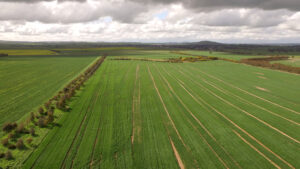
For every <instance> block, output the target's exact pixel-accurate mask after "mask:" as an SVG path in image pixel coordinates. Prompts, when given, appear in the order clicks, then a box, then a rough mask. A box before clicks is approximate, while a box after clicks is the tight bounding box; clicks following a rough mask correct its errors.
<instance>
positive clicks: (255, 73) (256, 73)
mask: <svg viewBox="0 0 300 169" xmlns="http://www.w3.org/2000/svg"><path fill="white" fill-rule="evenodd" d="M255 74H258V75H262V76H264V75H265V74H263V73H260V72H255Z"/></svg>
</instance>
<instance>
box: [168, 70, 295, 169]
mask: <svg viewBox="0 0 300 169" xmlns="http://www.w3.org/2000/svg"><path fill="white" fill-rule="evenodd" d="M171 77H172V78H174V79H175V80H176V81H177V83H178V84H179V85H180V86H181V87H182V88H183V89H184V90H185V91H186V92H187V93H188V94H189V95H190V96H191V97H192V98H193V99H194V100H195V101H196V102H197V103H198V104H200V105H202V103H201V102H200V101H199V100H198V99H197V98H195V96H193V95H192V94H191V93H190V92H189V91H188V90H187V89H186V88H185V87H184V86H183V85H182V84H181V83H180V80H179V79H177V78H175V77H173V76H171ZM197 97H198V98H199V99H200V100H201V101H202V102H203V103H204V104H205V105H207V106H208V107H210V108H211V109H212V110H213V111H214V112H216V113H217V114H219V115H220V116H221V117H223V118H224V119H225V120H227V121H228V122H230V123H231V124H232V125H233V126H235V127H236V128H238V129H239V130H240V131H242V132H243V133H244V134H246V135H247V136H248V137H250V138H251V139H252V140H254V141H255V142H256V143H258V144H259V145H260V146H262V147H263V148H264V149H265V150H267V151H268V152H270V153H271V154H272V155H274V156H275V157H277V158H278V159H279V160H280V161H282V162H283V163H285V164H286V165H287V166H289V167H290V168H292V169H295V167H294V166H293V165H291V164H290V163H288V162H287V161H286V160H284V159H283V158H282V157H280V156H279V155H278V154H276V153H275V152H273V151H272V150H271V149H270V148H268V147H267V146H265V145H264V144H263V143H261V142H260V141H259V140H257V139H256V138H255V137H254V136H252V135H251V134H250V133H248V132H247V131H246V130H244V129H243V128H241V127H240V126H239V125H237V124H236V123H234V122H233V121H232V120H231V119H229V118H228V117H227V116H225V115H224V114H223V113H221V112H219V111H218V110H217V109H215V108H214V107H213V106H211V105H210V104H208V103H207V102H206V101H205V100H203V99H202V98H201V97H199V96H198V95H197Z"/></svg>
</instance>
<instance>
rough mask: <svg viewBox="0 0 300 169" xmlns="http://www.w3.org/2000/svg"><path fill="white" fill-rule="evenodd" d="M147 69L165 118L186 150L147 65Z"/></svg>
mask: <svg viewBox="0 0 300 169" xmlns="http://www.w3.org/2000/svg"><path fill="white" fill-rule="evenodd" d="M147 67H148V73H149V75H150V77H151V80H152V82H153V85H154V88H155V90H156V92H157V95H158V97H159V99H160V101H161V103H162V105H163V108H164V110H165V112H166V113H167V116H168V118H169V120H170V122H171V124H172V127H173V128H174V130H175V132H176V134H177V136H178V137H179V139H180V141H181V142H182V144H183V145H184V147H186V148H187V145H186V144H185V143H184V141H183V139H182V137H181V135H180V134H179V131H178V130H177V128H176V126H175V124H174V122H173V120H172V118H171V116H170V114H169V111H168V109H167V107H166V105H165V102H164V101H163V99H162V96H161V95H160V93H159V90H158V88H157V86H156V83H155V80H154V78H153V75H152V73H151V71H150V68H149V65H147Z"/></svg>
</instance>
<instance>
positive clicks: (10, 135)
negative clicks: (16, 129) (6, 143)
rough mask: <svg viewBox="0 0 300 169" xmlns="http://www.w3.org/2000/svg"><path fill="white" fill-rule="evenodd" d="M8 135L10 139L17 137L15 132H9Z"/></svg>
mask: <svg viewBox="0 0 300 169" xmlns="http://www.w3.org/2000/svg"><path fill="white" fill-rule="evenodd" d="M7 137H8V139H13V138H15V137H16V134H15V133H9V134H8V136H7Z"/></svg>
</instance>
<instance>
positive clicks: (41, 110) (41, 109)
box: [38, 107, 44, 115]
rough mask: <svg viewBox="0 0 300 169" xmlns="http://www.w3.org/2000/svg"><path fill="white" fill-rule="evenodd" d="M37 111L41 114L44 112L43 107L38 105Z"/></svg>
mask: <svg viewBox="0 0 300 169" xmlns="http://www.w3.org/2000/svg"><path fill="white" fill-rule="evenodd" d="M38 112H39V113H40V115H43V114H44V109H43V107H40V108H39V110H38Z"/></svg>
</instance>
